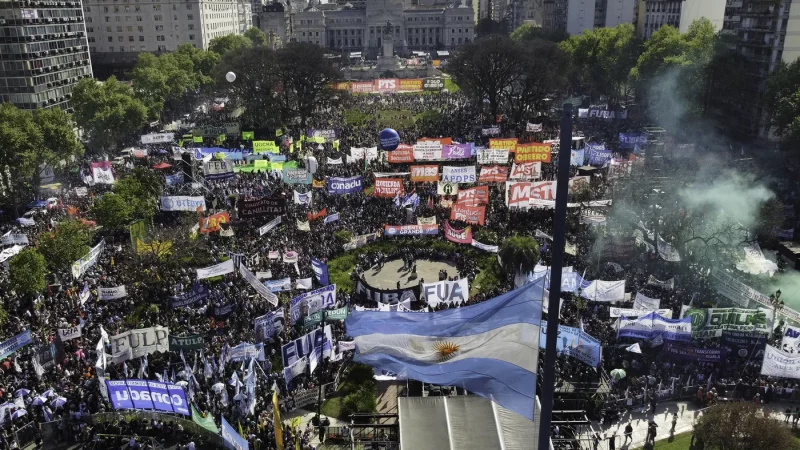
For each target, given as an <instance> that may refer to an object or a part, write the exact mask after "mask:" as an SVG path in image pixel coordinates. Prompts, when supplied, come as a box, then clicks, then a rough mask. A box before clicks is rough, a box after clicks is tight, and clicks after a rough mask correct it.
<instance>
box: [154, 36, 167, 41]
mask: <svg viewBox="0 0 800 450" xmlns="http://www.w3.org/2000/svg"><path fill="white" fill-rule="evenodd" d="M156 40H157V41H159V42H164V41H165V40H166V39H164V36H156Z"/></svg>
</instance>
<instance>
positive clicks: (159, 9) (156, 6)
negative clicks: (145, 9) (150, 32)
mask: <svg viewBox="0 0 800 450" xmlns="http://www.w3.org/2000/svg"><path fill="white" fill-rule="evenodd" d="M153 11H161V5H153Z"/></svg>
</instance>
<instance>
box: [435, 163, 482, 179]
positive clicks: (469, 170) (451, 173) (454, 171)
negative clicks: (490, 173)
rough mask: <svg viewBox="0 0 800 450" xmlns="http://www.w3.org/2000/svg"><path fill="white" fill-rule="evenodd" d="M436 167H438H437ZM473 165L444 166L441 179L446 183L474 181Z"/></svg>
mask: <svg viewBox="0 0 800 450" xmlns="http://www.w3.org/2000/svg"><path fill="white" fill-rule="evenodd" d="M437 169H438V167H437ZM476 179H477V177H476V176H475V166H457V167H455V166H444V167H442V181H443V182H448V183H475V181H476Z"/></svg>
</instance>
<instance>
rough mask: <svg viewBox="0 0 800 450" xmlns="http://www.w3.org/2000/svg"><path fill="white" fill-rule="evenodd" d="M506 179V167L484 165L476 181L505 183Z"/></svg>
mask: <svg viewBox="0 0 800 450" xmlns="http://www.w3.org/2000/svg"><path fill="white" fill-rule="evenodd" d="M507 180H508V167H504V166H484V167H481V172H480V175H479V176H478V181H479V182H481V183H505V182H506V181H507Z"/></svg>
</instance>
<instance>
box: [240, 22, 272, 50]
mask: <svg viewBox="0 0 800 450" xmlns="http://www.w3.org/2000/svg"><path fill="white" fill-rule="evenodd" d="M244 37H246V38H247V39H250V42H251V44H252V46H253V47H261V46H264V45H266V44H267V34H266V33H264V32H263V31H261V30H259V29H258V28H256V27H250V28H248V29H247V31H245V32H244Z"/></svg>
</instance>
